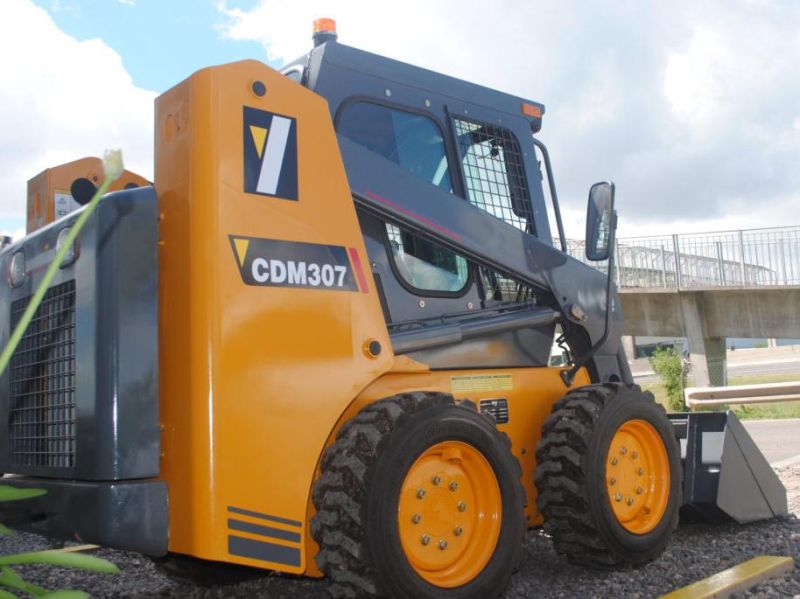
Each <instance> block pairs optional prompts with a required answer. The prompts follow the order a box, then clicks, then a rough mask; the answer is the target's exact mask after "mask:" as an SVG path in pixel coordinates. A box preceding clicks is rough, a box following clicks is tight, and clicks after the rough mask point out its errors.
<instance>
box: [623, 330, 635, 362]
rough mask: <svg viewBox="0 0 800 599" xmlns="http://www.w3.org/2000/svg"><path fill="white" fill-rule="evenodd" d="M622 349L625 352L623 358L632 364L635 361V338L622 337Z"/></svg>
mask: <svg viewBox="0 0 800 599" xmlns="http://www.w3.org/2000/svg"><path fill="white" fill-rule="evenodd" d="M622 347H623V349H624V350H625V356H626V357H627V358H628V362H633V361H634V360H635V359H636V337H633V336H632V335H625V336H623V337H622Z"/></svg>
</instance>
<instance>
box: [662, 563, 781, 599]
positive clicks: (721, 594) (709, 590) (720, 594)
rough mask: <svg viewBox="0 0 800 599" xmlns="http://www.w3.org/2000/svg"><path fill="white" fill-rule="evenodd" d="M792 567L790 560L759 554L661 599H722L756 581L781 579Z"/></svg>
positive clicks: (755, 583) (756, 582)
mask: <svg viewBox="0 0 800 599" xmlns="http://www.w3.org/2000/svg"><path fill="white" fill-rule="evenodd" d="M793 568H794V559H793V558H791V557H781V556H776V555H761V556H759V557H755V558H753V559H751V560H748V561H746V562H742V563H741V564H739V565H737V566H734V567H733V568H728V569H727V570H723V571H722V572H718V573H717V574H714V575H713V576H709V577H708V578H704V579H703V580H699V581H697V582H695V583H694V584H690V585H689V586H685V587H683V588H682V589H678V590H677V591H672V592H671V593H667V594H666V595H661V599H712V598H713V599H724V598H725V597H728V596H730V595H731V593H738V592H741V591H745V590H747V589H749V588H750V587H753V586H755V585H757V584H758V583H760V582H763V581H765V580H767V579H768V578H773V577H775V576H781V575H783V574H786V573H787V572H789V571H791V570H792V569H793Z"/></svg>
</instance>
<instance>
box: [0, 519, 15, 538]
mask: <svg viewBox="0 0 800 599" xmlns="http://www.w3.org/2000/svg"><path fill="white" fill-rule="evenodd" d="M4 535H5V536H7V537H13V536H14V531H13V530H11V529H10V528H8V526H6V525H5V524H3V523H2V522H0V537H2V536H4Z"/></svg>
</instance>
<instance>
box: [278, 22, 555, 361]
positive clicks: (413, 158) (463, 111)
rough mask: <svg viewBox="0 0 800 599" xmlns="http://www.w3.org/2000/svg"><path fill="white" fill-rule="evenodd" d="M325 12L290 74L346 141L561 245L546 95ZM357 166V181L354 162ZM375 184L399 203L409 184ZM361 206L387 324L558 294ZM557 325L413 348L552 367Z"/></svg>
mask: <svg viewBox="0 0 800 599" xmlns="http://www.w3.org/2000/svg"><path fill="white" fill-rule="evenodd" d="M323 21H325V22H324V23H322V24H320V22H319V21H318V22H317V23H315V27H316V28H317V31H316V33H315V45H316V47H315V48H314V49H313V50H312V51H311V52H310V53H309V54H308V55H306V56H304V57H301V58H300V59H298V60H296V61H294V62H293V63H291V64H289V65H287V66H286V67H284V68H283V69H282V72H283V73H284V74H285V75H286V76H287V77H290V78H292V79H294V80H295V81H297V82H298V83H301V84H302V85H304V86H306V87H308V88H310V89H312V90H313V91H315V92H316V93H318V94H319V95H321V96H323V97H324V98H325V99H326V100H327V101H328V104H329V106H330V110H331V115H332V117H333V120H334V126H335V128H336V132H337V134H338V135H339V137H340V139H341V138H344V139H346V140H349V141H351V142H354V143H356V144H358V145H359V146H361V147H363V148H366V149H368V150H370V151H371V152H373V153H374V154H377V155H378V156H381V157H382V158H384V159H385V163H383V168H385V169H387V172H388V171H391V170H394V171H395V172H396V171H397V169H398V168H399V169H402V170H403V171H404V172H405V173H407V174H410V175H412V176H413V177H415V178H416V179H419V180H423V181H425V182H426V183H428V184H430V186H431V187H432V188H436V189H438V190H441V191H445V192H447V193H450V194H453V195H455V196H457V197H461V198H463V199H464V201H467V202H469V203H471V204H472V205H473V206H475V207H476V208H479V209H481V210H483V211H485V212H488V213H489V214H491V215H493V216H495V217H497V218H499V219H501V220H503V221H505V222H506V223H508V224H510V225H511V226H513V227H515V228H517V229H519V230H521V231H524V232H526V233H528V234H531V235H535V236H536V237H537V238H538V239H540V240H541V241H543V242H545V243H547V244H548V245H552V231H551V226H550V223H549V222H548V208H549V209H550V213H551V214H552V215H553V216H554V221H555V222H559V223H560V221H559V217H558V207H557V203H552V204H551V203H548V202H547V201H546V199H545V194H544V190H543V187H542V180H543V176H542V171H541V168H540V162H539V160H537V151H538V152H539V153H541V151H542V150H543V146H541V148H542V149H540V150H537V144H538V145H539V146H540V144H539V142H536V141H535V140H534V138H533V133H535V132H537V131H539V129H540V128H541V124H542V114H543V113H544V107H543V106H542V105H541V104H538V103H535V102H531V101H529V100H526V99H524V98H519V97H516V96H513V95H510V94H504V93H502V92H498V91H496V90H492V89H489V88H486V87H482V86H480V85H476V84H473V83H469V82H466V81H462V80H459V79H455V78H452V77H448V76H445V75H441V74H439V73H435V72H432V71H429V70H426V69H423V68H419V67H415V66H412V65H408V64H405V63H402V62H399V61H395V60H392V59H388V58H385V57H382V56H379V55H376V54H372V53H369V52H365V51H362V50H358V49H355V48H351V47H348V46H345V45H343V44H339V43H338V42H337V41H336V34H335V30H334V29H333V26H332V24H331V23H330V22H329V21H330V20H323ZM346 166H347V165H346ZM348 175H349V176H350V177H351V183H352V175H353V173H352V171H351V169H349V168H348ZM548 175H549V173H548ZM550 188H551V189H553V186H552V185H551V186H550ZM370 193H372V194H374V195H375V196H378V197H381V198H385V200H386V201H387V202H391V201H392V197H395V198H397V197H398V194H402V193H403V190H402V189H398V188H397V187H396V186H395V185H394V184H391V185H390V184H389V183H388V182H387V183H386V185H385V188H383V189H378V188H375V189H370ZM551 200H552V198H551ZM358 214H359V221H360V224H361V228H362V231H363V233H364V238H365V243H366V247H367V252H368V254H369V258H370V262H371V266H372V272H373V277H374V280H375V284H376V286H377V288H378V290H379V293H380V297H381V302H382V306H383V311H384V315H385V317H386V322H387V325H388V326H389V329H390V331H397V330H403V329H404V328H408V327H413V326H424V324H425V323H426V322H433V321H437V322H441V321H442V320H461V321H463V320H469V319H470V318H475V317H479V315H480V316H486V315H487V312H492V311H502V310H506V309H508V308H509V306H514V305H519V306H534V305H538V304H549V303H552V300H551V299H549V298H546V297H544V296H542V295H540V292H538V291H536V290H534V289H532V288H530V287H528V286H526V285H523V284H521V283H519V282H517V281H515V280H514V279H512V278H510V277H508V276H505V275H504V274H502V273H500V272H497V271H495V270H492V269H489V268H486V267H484V266H479V265H477V264H476V263H474V262H471V261H469V260H467V259H466V258H465V257H464V256H461V255H459V254H458V253H456V252H454V251H451V250H450V249H447V248H445V247H443V246H441V245H439V244H438V243H436V242H434V241H432V240H429V239H427V238H426V237H424V236H423V235H421V234H420V233H419V232H418V231H415V230H413V228H409V227H407V226H403V225H401V224H400V223H396V222H392V221H391V220H389V219H381V218H377V217H376V216H374V215H371V214H368V213H366V212H364V211H363V210H360V209H359V210H358ZM559 228H560V226H559ZM560 236H561V238H562V239H561V241H562V242H563V235H560ZM562 247H565V245H562ZM553 332H554V325H552V324H549V325H546V326H543V327H541V328H539V329H525V330H518V331H514V332H505V333H501V334H499V335H497V336H488V337H485V338H482V339H480V340H474V341H470V342H464V343H460V344H458V346H457V347H450V348H443V349H442V348H439V349H436V350H428V351H424V352H420V353H418V354H414V357H417V358H418V359H423V360H424V361H426V362H427V363H430V364H431V365H432V366H434V367H447V368H455V367H483V366H530V365H541V366H546V365H547V363H548V358H549V353H548V349H549V348H550V346H551V343H552V339H553Z"/></svg>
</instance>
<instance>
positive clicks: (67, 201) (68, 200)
mask: <svg viewBox="0 0 800 599" xmlns="http://www.w3.org/2000/svg"><path fill="white" fill-rule="evenodd" d="M80 207H81V205H80V204H78V202H76V201H75V200H74V199H72V194H70V193H69V192H66V191H56V192H55V193H54V194H53V214H54V216H55V219H56V220H58V219H59V218H61V217H62V216H66V215H67V214H69V213H70V212H73V211H74V210H77V209H78V208H80Z"/></svg>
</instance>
